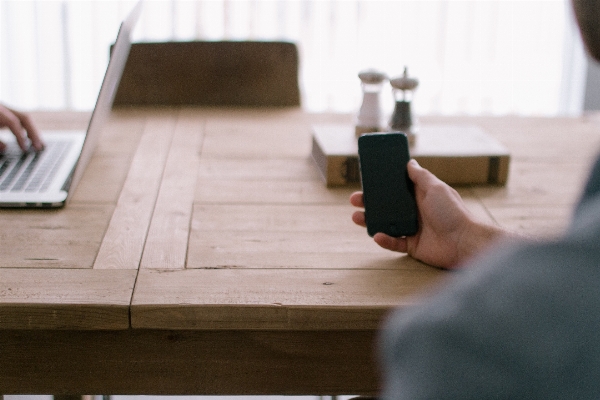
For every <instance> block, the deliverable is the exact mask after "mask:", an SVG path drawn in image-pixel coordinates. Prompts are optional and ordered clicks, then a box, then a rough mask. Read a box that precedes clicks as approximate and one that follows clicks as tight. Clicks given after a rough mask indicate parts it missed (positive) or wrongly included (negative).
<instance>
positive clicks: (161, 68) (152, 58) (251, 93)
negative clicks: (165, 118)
mask: <svg viewBox="0 0 600 400" xmlns="http://www.w3.org/2000/svg"><path fill="white" fill-rule="evenodd" d="M114 105H115V106H117V107H118V106H127V105H135V106H146V105H153V106H156V105H165V106H168V105H200V106H248V107H274V106H276V107H294V106H300V91H299V87H298V50H297V47H296V45H295V44H293V43H288V42H253V41H244V42H241V41H240V42H235V41H218V42H205V41H196V42H162V43H134V44H133V45H132V47H131V52H130V54H129V58H128V60H127V64H126V66H125V71H124V73H123V77H122V78H121V82H120V84H119V88H118V90H117V93H116V96H115V101H114Z"/></svg>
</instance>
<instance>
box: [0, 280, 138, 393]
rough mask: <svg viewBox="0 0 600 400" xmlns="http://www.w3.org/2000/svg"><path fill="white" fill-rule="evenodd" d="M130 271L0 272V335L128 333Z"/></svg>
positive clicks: (131, 281)
mask: <svg viewBox="0 0 600 400" xmlns="http://www.w3.org/2000/svg"><path fill="white" fill-rule="evenodd" d="M135 272H136V271H97V270H90V269H87V270H85V269H71V270H67V269H19V268H6V269H0V331H1V330H4V329H127V328H128V327H129V302H130V299H131V294H132V292H133V285H134V283H135V276H136V273H135ZM0 358H2V357H0ZM0 387H1V385H0Z"/></svg>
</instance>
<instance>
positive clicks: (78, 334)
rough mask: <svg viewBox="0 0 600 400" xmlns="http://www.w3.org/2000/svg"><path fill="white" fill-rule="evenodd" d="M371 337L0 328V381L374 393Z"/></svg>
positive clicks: (78, 388) (224, 391)
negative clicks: (17, 329)
mask: <svg viewBox="0 0 600 400" xmlns="http://www.w3.org/2000/svg"><path fill="white" fill-rule="evenodd" d="M375 343H376V332H374V331H373V330H366V331H362V330H352V331H303V332H292V331H263V330H261V331H231V330H226V331H220V330H217V331H202V330H200V331H194V330H173V329H169V330H148V329H129V330H125V331H56V330H46V331H44V330H42V331H39V330H25V331H23V330H21V331H6V330H5V331H2V330H0V348H1V349H2V357H0V371H2V374H0V387H1V388H2V389H3V391H4V393H6V394H13V393H55V394H73V393H120V394H132V395H133V394H136V395H137V394H149V395H183V394H187V395H202V394H204V395H215V394H218V395H242V394H243V395H272V394H274V393H280V394H286V395H306V394H315V393H326V394H329V395H333V394H348V393H359V394H372V395H374V394H376V393H377V392H378V391H379V378H378V369H377V366H376V363H375ZM23 349H28V351H26V352H24V351H23ZM24 371H26V372H24Z"/></svg>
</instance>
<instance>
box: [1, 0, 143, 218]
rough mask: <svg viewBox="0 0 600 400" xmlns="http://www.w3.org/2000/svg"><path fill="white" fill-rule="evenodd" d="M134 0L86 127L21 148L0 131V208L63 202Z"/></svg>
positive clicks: (110, 92) (94, 138) (92, 141)
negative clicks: (39, 146)
mask: <svg viewBox="0 0 600 400" xmlns="http://www.w3.org/2000/svg"><path fill="white" fill-rule="evenodd" d="M142 1H143V0H139V1H138V2H137V3H136V5H135V6H134V7H133V9H132V10H131V12H130V13H129V15H128V16H127V18H126V19H125V20H124V21H123V22H122V23H121V27H120V28H119V33H118V35H117V40H116V41H115V44H114V46H113V48H112V53H111V57H110V61H109V63H108V67H107V69H106V74H105V75H104V79H103V81H102V86H101V87H100V93H99V94H98V99H97V100H96V106H95V107H94V111H93V113H92V116H91V118H90V122H89V124H88V127H87V131H86V132H83V131H78V132H74V131H44V132H42V135H43V136H42V138H43V140H44V142H45V144H46V148H45V149H44V150H43V151H41V152H39V153H36V152H33V151H31V152H27V153H23V152H22V151H21V149H20V148H19V146H18V145H17V142H16V139H15V137H14V136H13V135H12V134H11V133H10V132H4V131H3V132H0V138H1V140H2V141H3V142H4V143H6V144H7V149H6V151H5V152H4V154H3V155H2V156H0V207H26V208H28V207H46V208H50V207H62V206H64V205H65V204H66V203H67V202H68V200H69V199H70V197H71V195H72V194H73V192H74V191H75V188H76V187H77V184H78V183H79V180H80V179H81V176H82V175H83V172H84V170H85V167H86V166H87V164H88V162H89V160H90V158H91V157H92V154H93V152H94V149H95V148H96V144H97V143H98V138H99V136H100V133H101V131H102V127H103V125H104V123H105V121H106V119H107V117H108V116H109V114H110V109H111V107H112V103H113V100H114V97H115V92H116V90H117V88H118V86H119V82H120V80H121V76H122V74H123V70H124V69H125V63H126V61H127V57H128V56H129V49H130V48H131V33H132V31H133V28H134V27H135V24H136V22H137V20H138V19H139V15H140V13H141V7H142Z"/></svg>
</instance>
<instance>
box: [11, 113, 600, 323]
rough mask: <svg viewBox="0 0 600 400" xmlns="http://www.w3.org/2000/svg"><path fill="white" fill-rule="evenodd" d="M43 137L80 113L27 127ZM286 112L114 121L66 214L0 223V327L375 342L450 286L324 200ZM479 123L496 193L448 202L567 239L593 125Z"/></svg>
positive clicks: (305, 136)
mask: <svg viewBox="0 0 600 400" xmlns="http://www.w3.org/2000/svg"><path fill="white" fill-rule="evenodd" d="M34 117H35V118H36V121H37V122H38V125H39V126H40V127H41V128H53V127H83V126H85V124H86V122H87V114H85V113H36V114H34ZM344 121H345V122H348V123H351V121H352V119H351V116H347V115H309V114H307V113H304V112H302V111H300V110H298V109H292V110H289V109H288V110H280V109H273V110H244V109H237V110H218V109H196V108H181V109H169V108H163V109H134V110H123V109H121V110H116V111H115V112H114V113H113V117H112V119H111V121H110V123H109V124H108V125H107V127H106V129H105V131H104V136H103V140H102V142H101V143H100V145H99V148H98V149H97V151H96V153H95V155H94V157H93V159H92V161H91V163H90V165H89V167H88V169H87V171H86V173H85V176H84V178H83V180H82V182H81V184H80V186H79V187H78V188H77V192H76V193H75V196H74V197H73V200H72V202H71V203H70V204H69V205H68V206H67V207H66V208H64V209H59V210H2V211H0V234H1V237H2V243H3V248H4V251H3V255H2V257H1V258H0V327H2V328H11V329H33V328H44V329H54V328H56V329H126V328H129V327H132V328H164V329H292V330H302V329H325V330H326V329H373V328H376V327H377V326H378V324H379V323H380V321H381V318H382V317H383V315H384V314H385V312H387V311H388V310H389V309H390V308H392V307H394V306H398V305H403V304H407V303H410V302H411V301H414V300H413V296H412V295H413V294H414V293H416V292H419V291H421V290H422V289H423V288H424V287H427V286H428V285H430V284H431V283H432V282H436V281H437V280H438V279H439V278H441V277H443V276H445V275H446V273H445V272H444V271H440V270H438V269H436V268H432V267H430V266H426V265H423V264H421V263H419V262H417V261H415V260H413V259H411V258H409V257H406V256H403V255H399V254H395V253H391V252H387V251H385V250H382V249H380V248H378V247H377V246H376V245H375V244H374V243H373V242H372V240H371V239H370V238H369V237H368V236H367V235H366V233H365V231H364V230H363V229H362V228H359V227H357V226H354V224H353V223H352V222H351V220H350V215H351V213H352V211H353V209H352V207H351V206H350V205H349V203H348V197H349V195H350V193H351V192H352V191H354V190H356V189H357V188H356V187H350V188H335V189H328V188H326V187H325V186H324V184H323V182H322V181H321V180H320V177H319V175H318V172H317V170H316V168H315V165H314V164H313V162H312V160H311V159H310V156H309V154H310V144H311V143H310V126H311V124H312V123H321V122H344ZM430 122H431V123H448V124H453V123H465V122H469V123H474V124H477V125H479V126H480V127H482V128H483V129H484V130H486V131H487V132H488V133H490V134H492V135H493V136H495V137H496V138H498V139H499V140H500V141H501V142H502V143H503V144H504V145H506V146H507V147H508V148H509V149H510V151H511V155H512V160H511V171H510V175H509V183H508V184H507V186H506V187H496V186H481V187H463V188H459V191H460V193H461V195H462V196H463V197H464V199H465V201H466V203H467V205H468V207H469V209H471V210H472V211H473V212H474V213H475V214H477V215H478V216H479V217H480V218H483V219H487V220H492V221H495V222H497V223H498V224H500V225H503V226H506V227H508V228H510V229H514V230H517V231H521V232H524V233H530V234H532V235H553V234H556V233H558V232H560V230H561V229H563V228H564V226H565V225H566V223H567V221H568V219H569V215H570V210H571V207H572V205H573V203H574V202H575V201H576V200H577V197H578V194H579V190H580V188H581V185H582V182H584V180H585V177H586V173H587V169H588V166H589V164H590V163H591V162H592V160H593V157H594V156H595V154H596V151H597V149H598V144H599V143H600V134H599V132H600V129H598V128H599V126H598V123H597V122H596V121H595V120H594V119H593V118H588V119H585V118H578V119H570V118H560V119H558V118H554V119H550V118H518V117H504V118H491V117H490V118H466V117H465V118H450V117H447V118H442V117H438V118H432V117H430V118H422V123H423V124H427V123H430Z"/></svg>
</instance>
